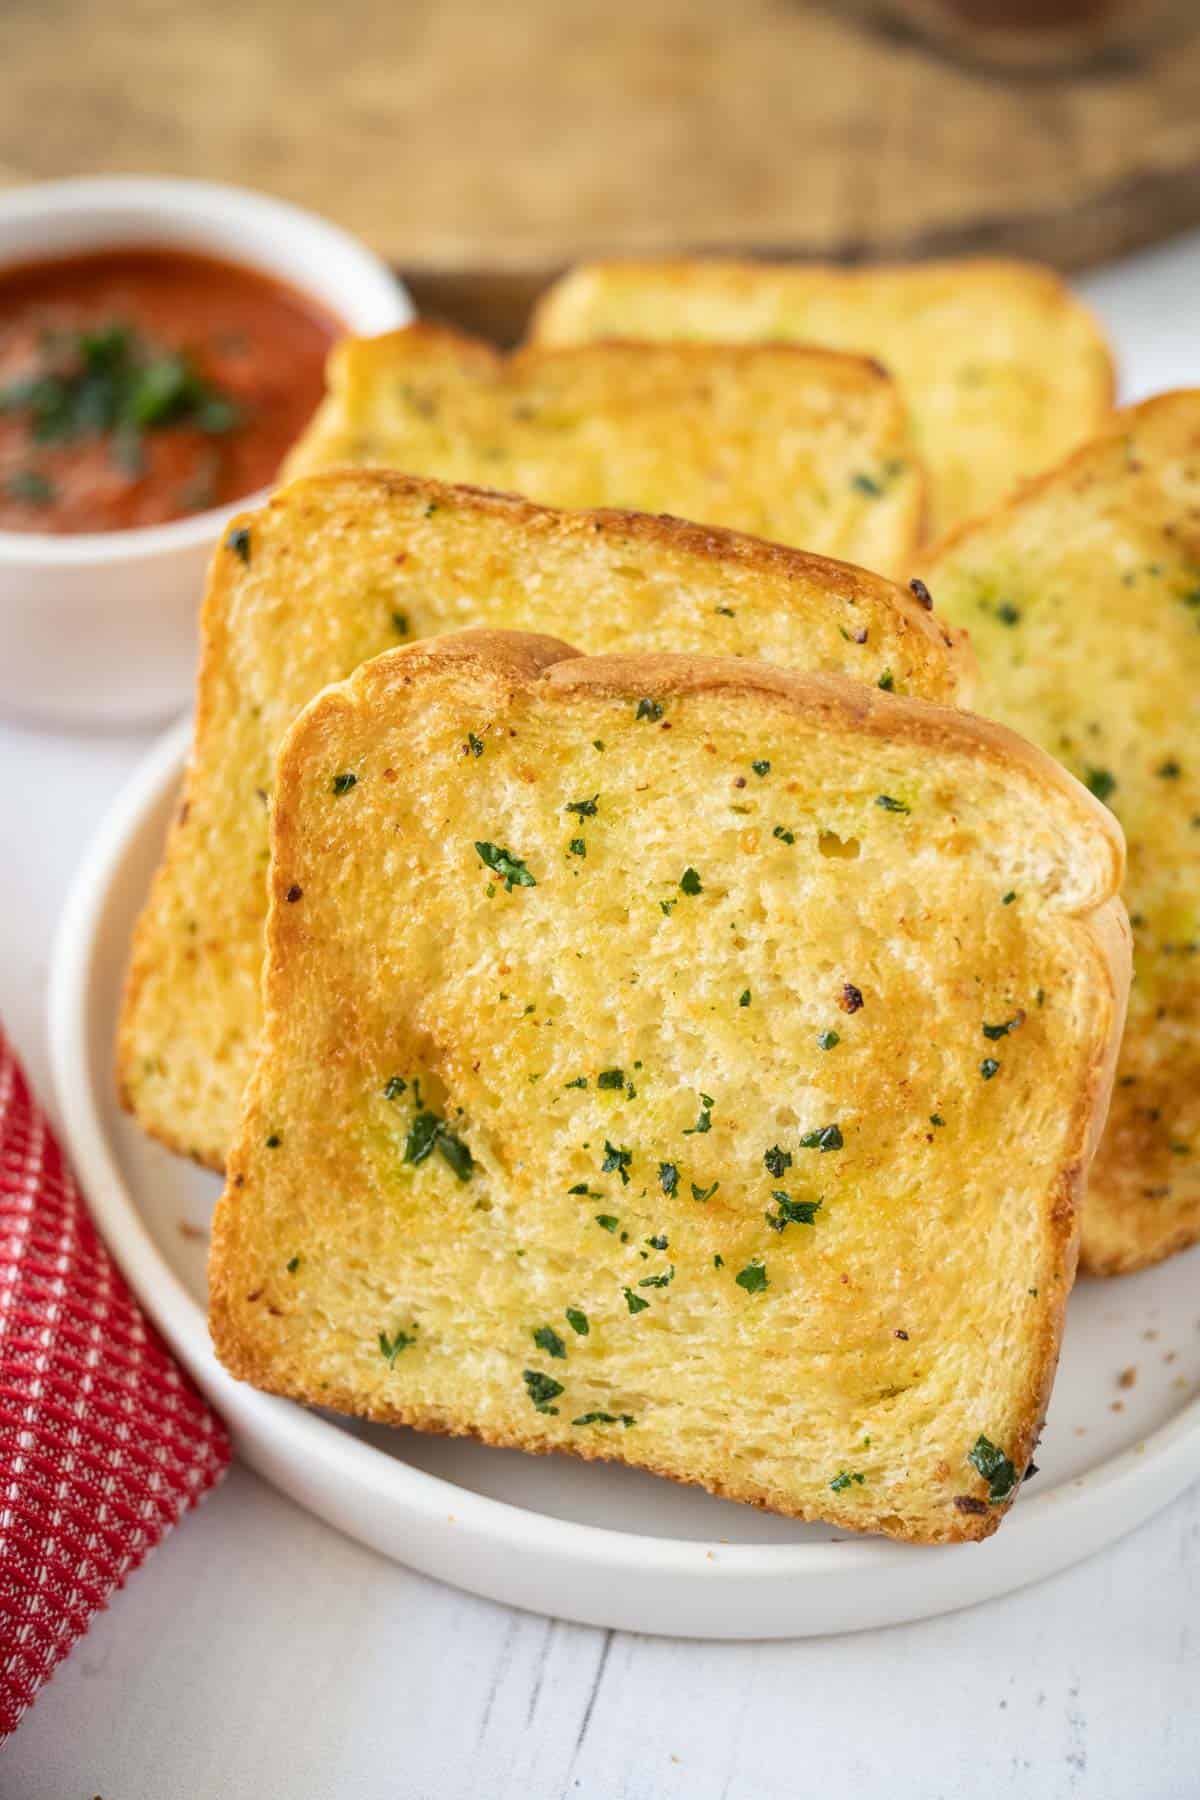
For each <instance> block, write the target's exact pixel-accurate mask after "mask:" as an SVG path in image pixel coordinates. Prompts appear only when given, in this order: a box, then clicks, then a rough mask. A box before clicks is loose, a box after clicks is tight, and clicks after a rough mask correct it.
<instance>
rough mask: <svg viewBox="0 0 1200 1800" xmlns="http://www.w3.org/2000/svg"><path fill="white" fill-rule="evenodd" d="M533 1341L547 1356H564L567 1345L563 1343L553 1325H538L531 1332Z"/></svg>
mask: <svg viewBox="0 0 1200 1800" xmlns="http://www.w3.org/2000/svg"><path fill="white" fill-rule="evenodd" d="M533 1341H534V1343H535V1344H536V1345H537V1347H538V1349H539V1350H544V1351H545V1352H546V1355H547V1356H557V1357H559V1358H564V1357H565V1356H566V1354H567V1346H566V1345H565V1344H564V1343H563V1341H562V1339H561V1338H560V1337H559V1335H558V1333H557V1331H555V1329H554V1327H553V1325H539V1326H538V1328H537V1330H536V1331H535V1332H534V1334H533Z"/></svg>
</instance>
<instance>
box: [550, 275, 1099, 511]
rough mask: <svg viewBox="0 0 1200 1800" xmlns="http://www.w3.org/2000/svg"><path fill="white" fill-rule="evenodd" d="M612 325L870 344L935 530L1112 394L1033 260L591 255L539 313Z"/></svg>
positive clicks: (1008, 481)
mask: <svg viewBox="0 0 1200 1800" xmlns="http://www.w3.org/2000/svg"><path fill="white" fill-rule="evenodd" d="M614 336H620V337H637V338H704V339H728V340H734V341H741V340H744V339H757V340H767V339H772V340H774V339H798V340H801V341H803V342H805V343H811V344H823V345H828V346H829V347H830V348H832V349H836V350H856V351H860V352H863V351H865V352H866V353H867V354H869V355H871V356H877V357H878V358H879V359H880V361H881V362H883V363H884V364H885V366H886V367H887V368H889V369H891V371H892V373H893V374H894V375H895V377H896V379H897V381H898V382H899V383H900V387H901V390H902V392H903V393H904V395H905V396H906V398H907V401H908V405H909V408H910V410H911V413H912V422H913V430H914V435H915V438H916V444H917V450H918V452H919V454H920V455H921V456H922V457H923V458H924V460H925V463H926V466H927V468H928V470H929V477H930V529H931V534H932V535H933V536H934V537H937V536H940V535H941V533H942V532H944V531H946V530H947V529H948V528H949V527H950V526H952V525H955V524H957V523H959V521H961V520H963V519H965V518H969V517H971V516H972V515H974V514H975V513H979V512H982V511H984V510H986V509H987V508H989V507H991V506H994V505H995V504H996V503H997V502H998V501H1000V500H1002V499H1003V498H1004V496H1005V495H1006V494H1007V493H1008V491H1009V489H1010V488H1012V487H1014V486H1015V485H1016V483H1017V481H1018V480H1019V479H1020V478H1021V477H1022V476H1027V475H1034V474H1036V473H1037V472H1038V471H1039V470H1041V469H1044V468H1046V467H1047V466H1049V465H1050V464H1051V463H1054V462H1056V461H1057V460H1058V459H1059V458H1060V457H1062V456H1064V455H1065V454H1066V453H1067V451H1069V450H1072V449H1074V447H1075V446H1076V445H1077V444H1080V443H1082V442H1083V440H1084V439H1085V438H1087V437H1090V436H1091V434H1092V433H1093V432H1094V431H1096V430H1098V429H1099V427H1100V425H1101V423H1102V422H1103V420H1104V418H1105V416H1106V414H1107V413H1108V410H1109V408H1110V407H1111V405H1112V398H1113V369H1112V359H1111V356H1110V354H1109V350H1108V346H1107V345H1106V343H1105V341H1104V339H1103V337H1102V336H1101V334H1100V331H1099V328H1098V327H1097V325H1096V323H1095V321H1094V320H1093V319H1092V317H1091V315H1090V313H1088V312H1087V311H1086V310H1085V309H1084V307H1083V306H1081V305H1080V303H1079V302H1078V301H1077V300H1075V299H1074V298H1073V296H1072V295H1071V294H1070V293H1069V292H1068V290H1067V289H1066V288H1065V287H1064V286H1063V284H1062V282H1061V281H1060V280H1059V279H1058V277H1057V276H1056V275H1055V274H1053V273H1052V272H1051V271H1050V270H1049V269H1044V268H1040V267H1038V266H1037V265H1035V264H1032V263H1019V262H1002V261H978V262H976V261H964V262H940V263H938V262H931V263H917V264H912V265H896V266H892V267H882V268H880V267H876V268H864V269H842V268H833V267H828V266H816V267H814V266H811V265H809V266H802V265H799V264H772V263H738V262H723V261H711V262H705V261H694V262H650V263H598V264H591V265H585V266H583V267H580V268H578V269H575V270H574V271H573V272H572V273H571V274H569V275H566V276H564V277H563V279H562V280H561V281H560V282H558V283H557V285H556V286H554V287H552V288H551V289H550V290H549V292H548V293H547V294H546V295H545V296H544V297H543V299H542V301H541V303H540V305H539V307H538V309H537V312H536V314H535V318H534V326H533V337H534V340H535V341H536V342H537V343H542V344H566V343H578V342H581V341H584V340H587V339H589V338H604V337H614Z"/></svg>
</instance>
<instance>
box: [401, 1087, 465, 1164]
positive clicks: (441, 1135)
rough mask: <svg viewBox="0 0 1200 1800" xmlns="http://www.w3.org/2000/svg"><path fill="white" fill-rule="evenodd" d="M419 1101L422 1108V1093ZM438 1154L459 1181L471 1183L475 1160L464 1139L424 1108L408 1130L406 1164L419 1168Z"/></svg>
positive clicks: (405, 1151)
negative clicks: (429, 1158) (435, 1152)
mask: <svg viewBox="0 0 1200 1800" xmlns="http://www.w3.org/2000/svg"><path fill="white" fill-rule="evenodd" d="M417 1099H418V1105H420V1095H419V1093H418V1097H417ZM435 1150H436V1151H437V1152H438V1154H439V1155H440V1156H441V1158H442V1160H443V1161H444V1162H447V1163H449V1165H450V1167H451V1168H452V1169H453V1171H454V1173H455V1174H456V1175H457V1176H458V1179H459V1180H460V1181H470V1179H471V1176H472V1174H473V1173H474V1169H475V1159H474V1157H473V1156H472V1155H471V1152H470V1151H469V1150H468V1148H467V1146H466V1145H465V1144H464V1143H463V1141H462V1139H461V1138H460V1137H456V1136H455V1134H454V1132H452V1131H451V1129H450V1127H449V1126H448V1125H447V1123H446V1121H445V1119H443V1118H440V1117H439V1116H438V1114H437V1113H435V1112H430V1111H429V1109H428V1107H421V1110H420V1111H419V1112H418V1113H416V1114H415V1116H414V1118H413V1122H412V1124H411V1125H410V1126H409V1128H408V1139H407V1141H406V1143H405V1145H404V1160H405V1162H406V1163H412V1164H413V1165H414V1166H418V1165H419V1164H421V1163H423V1162H425V1161H426V1159H427V1158H428V1157H430V1156H432V1154H433V1152H434V1151H435Z"/></svg>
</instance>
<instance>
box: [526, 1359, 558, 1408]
mask: <svg viewBox="0 0 1200 1800" xmlns="http://www.w3.org/2000/svg"><path fill="white" fill-rule="evenodd" d="M523 1379H524V1382H525V1387H526V1389H527V1391H528V1394H529V1398H530V1399H531V1400H532V1401H533V1404H534V1406H535V1407H536V1408H537V1410H538V1412H540V1413H556V1412H557V1411H558V1408H557V1406H551V1405H550V1402H551V1400H556V1399H557V1398H558V1396H559V1395H560V1394H561V1393H562V1391H563V1384H562V1382H561V1381H555V1379H554V1377H553V1375H543V1373H542V1371H541V1370H540V1369H526V1370H525V1371H524V1372H523Z"/></svg>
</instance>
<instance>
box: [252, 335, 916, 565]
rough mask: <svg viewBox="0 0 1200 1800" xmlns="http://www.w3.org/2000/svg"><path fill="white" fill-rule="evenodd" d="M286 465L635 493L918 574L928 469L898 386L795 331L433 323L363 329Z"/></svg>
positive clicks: (601, 501) (648, 504)
mask: <svg viewBox="0 0 1200 1800" xmlns="http://www.w3.org/2000/svg"><path fill="white" fill-rule="evenodd" d="M328 381H329V395H328V398H327V399H326V401H325V403H324V405H323V406H322V407H321V409H320V411H319V413H318V414H317V417H316V419H315V420H314V421H313V424H312V426H311V427H310V429H309V431H308V433H307V434H306V436H305V437H304V438H302V439H301V441H300V443H299V444H298V445H297V447H296V449H295V450H294V451H293V452H292V455H291V457H290V458H289V461H288V464H287V468H286V471H285V473H287V474H290V475H306V474H311V473H312V472H313V471H314V470H317V469H327V468H329V467H331V466H332V465H334V464H336V463H355V464H363V463H369V464H386V465H388V466H390V467H391V468H394V469H405V470H407V471H408V472H409V473H410V474H414V475H435V476H437V478H438V479H439V480H441V481H465V482H482V483H485V484H487V485H488V486H495V487H503V488H505V489H508V490H509V491H510V492H512V493H518V494H524V495H526V496H527V497H528V498H529V499H531V500H543V501H545V502H547V504H549V505H551V506H571V507H580V506H585V507H586V506H618V507H625V506H635V507H637V508H638V509H639V510H640V511H642V512H669V513H675V514H677V515H678V516H679V517H680V518H684V519H696V520H698V521H700V522H702V523H704V524H706V525H727V526H730V527H731V528H732V529H734V530H736V531H748V532H753V533H754V534H755V535H756V536H758V537H765V538H771V539H773V540H774V541H775V542H776V543H780V544H797V545H799V546H801V547H802V548H803V549H805V550H815V551H818V552H820V553H821V554H822V555H824V556H839V557H845V558H846V559H847V560H848V561H850V562H855V563H861V564H863V565H864V567H866V568H869V569H879V570H881V571H883V572H884V573H885V574H902V575H904V576H905V577H907V576H908V575H910V574H911V573H912V567H911V565H912V560H913V551H914V549H915V548H916V545H917V543H918V541H919V538H920V535H921V526H922V518H923V511H924V497H925V477H924V472H923V471H922V469H921V468H920V466H919V464H918V463H917V460H916V457H915V455H914V453H913V448H912V444H911V443H910V441H909V435H908V419H907V414H906V411H905V407H904V404H903V402H902V401H901V399H900V397H899V394H898V393H897V390H896V386H895V383H894V382H893V381H892V378H891V377H890V375H888V374H887V373H886V372H885V371H884V370H883V369H881V368H879V367H878V365H877V364H875V363H873V362H871V361H869V360H868V359H867V358H865V357H859V356H843V355H840V354H838V353H837V352H835V351H829V350H810V349H801V348H800V347H798V346H796V345H789V344H766V345H761V344H742V345H724V344H718V345H712V344H587V345H583V346H581V347H578V348H567V349H563V350H541V349H537V348H532V349H526V350H522V351H519V352H518V353H517V354H516V355H515V356H511V357H504V356H498V355H497V354H496V352H495V351H494V350H492V349H491V348H490V347H489V346H488V345H487V344H484V343H481V342H480V341H479V340H478V339H477V338H468V337H462V336H460V335H459V334H458V333H457V332H453V331H447V330H443V329H441V328H439V327H437V326H432V325H412V326H409V327H408V328H407V330H404V331H395V332H391V333H390V334H388V335H387V336H385V337H376V338H357V339H356V338H351V339H349V340H348V341H347V342H345V343H343V344H340V345H339V346H338V347H337V349H336V350H335V351H334V352H333V355H332V356H331V358H330V362H329V373H328Z"/></svg>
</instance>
